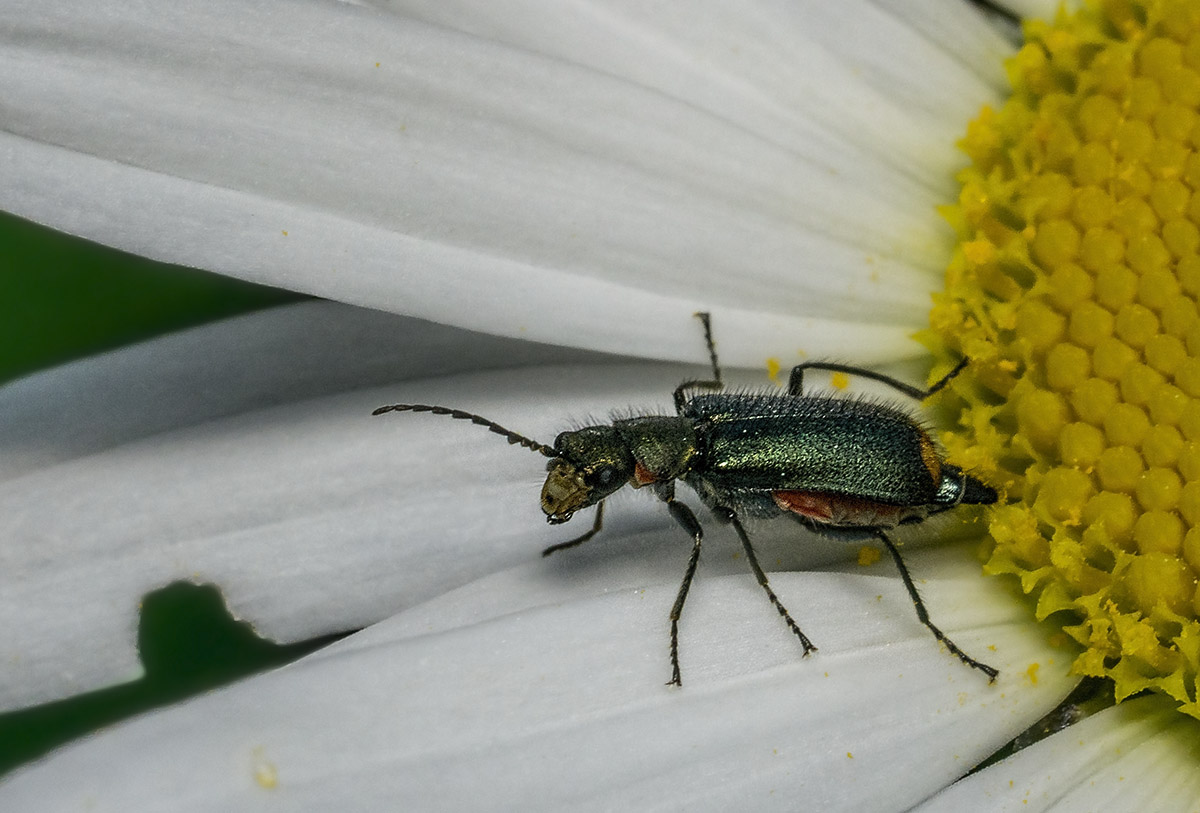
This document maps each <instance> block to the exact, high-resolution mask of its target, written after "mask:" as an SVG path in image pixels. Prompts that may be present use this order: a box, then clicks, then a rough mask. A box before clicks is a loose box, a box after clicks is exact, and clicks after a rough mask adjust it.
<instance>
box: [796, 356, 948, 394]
mask: <svg viewBox="0 0 1200 813" xmlns="http://www.w3.org/2000/svg"><path fill="white" fill-rule="evenodd" d="M966 366H967V359H965V358H964V359H963V360H962V361H960V362H959V363H958V364H956V365H955V366H954V369H953V370H951V371H950V372H948V373H946V374H945V375H944V376H942V377H941V378H940V379H938V380H937V381H935V382H934V384H933V386H931V387H930V388H929V389H927V390H923V389H920V388H918V387H914V386H912V385H911V384H905V383H904V382H903V381H901V380H899V379H897V378H892V377H891V376H890V375H884V374H883V373H877V372H875V371H874V370H868V369H866V368H865V367H855V366H854V365H852V364H835V363H833V362H826V361H806V362H804V363H803V364H797V365H796V366H795V367H793V368H792V374H791V376H789V378H788V395H792V396H796V397H799V396H802V395H803V394H804V371H805V370H828V371H829V372H831V373H846V374H847V375H858V376H862V377H863V378H869V379H871V380H872V381H878V382H880V383H881V384H887V385H888V386H889V387H891V388H892V389H894V390H898V391H899V392H902V393H904V394H905V395H907V396H909V397H910V398H915V399H916V400H918V401H924V400H925V399H926V398H928V397H929V396H931V395H933V394H934V393H936V392H939V391H941V390H942V389H944V388H945V386H946V385H947V384H949V383H950V382H951V381H953V380H954V377H955V376H956V375H958V374H959V373H961V372H962V371H963V370H964V369H965V368H966Z"/></svg>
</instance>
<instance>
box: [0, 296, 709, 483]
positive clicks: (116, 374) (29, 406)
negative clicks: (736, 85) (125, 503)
mask: <svg viewBox="0 0 1200 813" xmlns="http://www.w3.org/2000/svg"><path fill="white" fill-rule="evenodd" d="M692 333H693V334H694V335H693V336H692V339H693V342H694V344H695V345H696V353H697V355H698V356H699V354H700V353H701V352H702V349H703V341H702V339H701V333H700V328H699V325H698V323H697V324H696V325H694V326H693V329H692ZM598 360H599V361H610V362H611V361H612V359H611V358H610V357H605V356H600V355H597V354H590V353H586V352H583V351H579V350H568V349H566V348H562V347H556V346H553V345H543V344H535V343H532V342H520V341H511V340H507V339H500V338H497V337H495V336H487V335H483V334H477V333H469V332H466V331H461V330H455V329H453V328H448V327H445V326H443V325H438V324H435V323H432V322H424V321H420V320H415V319H408V318H405V317H401V316H396V315H394V314H389V313H383V312H381V311H376V310H370V309H368V308H356V307H352V306H348V305H341V304H338V303H334V302H321V301H314V302H302V303H298V304H295V305H287V306H283V307H278V308H271V309H268V310H262V311H257V312H255V313H251V314H247V315H245V316H240V317H237V318H233V319H225V320H221V321H218V322H214V323H211V324H208V325H204V326H202V327H198V328H195V329H192V330H186V331H181V332H179V333H176V334H173V335H168V336H164V337H162V338H159V339H156V340H154V341H148V342H143V343H141V344H136V345H131V346H129V347H125V348H122V349H121V350H119V351H117V352H111V353H106V354H103V355H100V356H96V357H93V358H89V359H86V360H84V361H80V362H76V363H74V364H66V365H63V366H60V367H57V368H54V369H52V370H47V371H45V372H43V373H41V374H39V375H33V376H29V377H27V378H24V379H21V380H18V381H14V382H11V383H8V384H6V385H4V386H3V387H0V415H3V416H4V420H3V422H0V481H3V480H7V479H10V478H12V477H16V476H18V475H20V474H24V473H27V472H31V471H33V470H35V469H38V468H44V467H49V466H51V465H54V464H55V463H59V462H63V461H66V460H69V459H72V458H76V457H83V456H85V455H89V454H94V453H96V452H98V451H102V450H104V449H110V448H112V447H114V446H119V445H120V444H122V443H128V442H130V441H133V440H138V439H141V438H145V437H149V436H150V435H154V434H158V433H160V432H166V431H169V430H175V429H182V428H185V427H189V426H195V425H198V424H201V423H204V422H206V421H210V420H214V419H217V418H224V417H228V416H231V415H236V414H240V413H244V412H250V411H253V410H256V409H263V408H266V407H272V406H277V405H280V404H284V403H288V402H292V401H301V400H303V399H306V398H313V397H316V396H321V395H332V394H334V393H340V392H345V391H348V390H352V389H357V388H362V387H371V386H381V385H384V384H387V383H392V382H396V381H400V380H403V379H414V378H424V377H427V376H444V375H451V374H453V373H458V372H462V371H464V370H485V369H492V368H499V367H518V366H524V365H530V364H554V363H557V364H586V363H592V362H595V361H598Z"/></svg>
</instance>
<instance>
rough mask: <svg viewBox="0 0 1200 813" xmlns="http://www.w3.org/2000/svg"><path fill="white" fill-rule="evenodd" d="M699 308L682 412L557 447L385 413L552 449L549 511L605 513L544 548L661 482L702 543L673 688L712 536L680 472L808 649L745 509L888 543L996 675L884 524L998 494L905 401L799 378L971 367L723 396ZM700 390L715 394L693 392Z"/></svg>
mask: <svg viewBox="0 0 1200 813" xmlns="http://www.w3.org/2000/svg"><path fill="white" fill-rule="evenodd" d="M697 316H699V317H700V319H701V320H702V322H703V324H704V333H705V340H706V341H707V343H708V350H709V355H710V357H711V359H712V371H713V377H712V379H711V380H704V381H686V382H684V383H683V384H680V385H679V386H678V387H677V388H676V389H675V412H676V414H675V415H644V416H638V417H633V418H623V419H620V420H616V421H613V422H612V423H611V424H608V425H603V426H588V427H584V428H582V429H577V430H573V431H570V432H563V433H562V434H560V435H559V436H558V437H557V438H556V439H555V441H554V445H553V446H547V445H544V444H541V443H538V442H537V441H534V440H531V439H529V438H526V437H524V436H522V435H519V434H517V433H516V432H512V431H510V430H508V429H505V428H504V427H502V426H499V425H498V424H495V423H493V422H492V421H489V420H487V419H486V418H483V417H480V416H478V415H474V414H471V413H468V412H462V411H460V410H455V409H450V408H448V407H438V406H427V405H422V404H394V405H391V406H387V407H380V408H379V409H377V410H375V414H381V413H383V412H400V411H410V412H433V413H435V414H441V415H449V416H450V417H453V418H459V419H462V420H470V421H472V422H473V423H476V424H479V425H481V426H485V427H487V428H488V429H489V430H491V431H492V432H495V433H497V434H499V435H502V436H504V437H505V438H507V440H508V442H509V443H514V444H520V445H522V446H525V447H526V448H529V449H533V450H534V451H537V452H539V453H541V454H543V455H544V456H546V457H548V458H550V460H549V462H548V463H547V465H546V469H547V474H546V482H545V484H544V485H543V486H542V496H541V505H542V511H543V512H544V513H545V515H546V520H547V521H548V522H550V523H552V524H559V523H563V522H566V521H568V520H570V519H571V517H572V516H573V515H574V514H575V512H576V511H579V510H581V509H583V508H588V507H590V506H593V505H594V506H596V515H595V520H594V523H593V525H592V528H591V530H590V531H588V532H587V533H585V534H583V535H582V536H580V537H577V538H575V539H572V540H570V541H568V542H563V543H560V544H557V545H552V546H551V547H549V548H547V549H546V550H545V551H543V554H544V555H548V554H550V553H553V552H555V551H558V550H562V549H564V548H569V547H574V546H576V545H579V544H582V543H583V542H586V541H587V540H589V539H591V538H592V537H593V536H595V535H596V534H597V533H598V532H599V531H600V529H601V527H602V522H603V516H604V514H603V509H604V500H605V499H606V498H608V497H609V496H610V495H611V494H613V493H614V492H616V491H618V490H619V489H621V488H623V487H624V486H626V485H630V486H633V487H634V488H649V489H651V490H652V491H653V492H654V494H655V496H657V497H658V498H659V499H660V500H662V501H663V502H664V503H665V504H666V506H667V508H668V510H669V511H670V513H671V516H672V517H674V519H675V520H676V522H678V523H679V525H680V526H681V527H683V529H684V530H685V531H686V532H687V533H688V534H689V535H690V536H691V537H692V540H693V545H692V554H691V557H690V558H689V560H688V565H687V569H686V571H685V573H684V578H683V583H682V584H681V585H680V588H679V593H678V595H677V596H676V599H675V604H674V606H673V607H672V610H671V667H672V675H671V680H670V683H672V684H675V685H680V684H681V679H680V671H679V654H678V650H679V630H678V624H679V619H680V616H681V614H682V611H683V605H684V602H685V600H686V599H687V594H688V590H689V588H690V586H691V583H692V578H693V576H694V575H695V572H696V566H697V564H698V562H699V559H700V547H701V542H702V540H703V530H702V528H701V526H700V522H699V520H697V519H696V516H695V514H693V513H692V510H691V509H690V508H688V507H687V506H686V505H685V504H683V503H681V502H679V501H678V500H676V499H675V482H676V480H681V481H683V482H684V483H686V484H687V485H688V486H690V487H691V488H692V489H693V490H694V491H695V492H696V493H697V494H698V495H699V497H700V499H701V501H702V502H703V503H704V504H705V505H706V506H707V507H708V508H709V510H710V511H711V512H712V514H713V516H714V517H715V518H716V519H717V520H718V521H720V522H722V523H727V524H730V525H732V526H733V528H734V530H735V531H736V532H737V535H738V538H739V539H740V540H741V542H742V547H743V549H744V550H745V552H746V558H747V561H748V562H749V564H750V567H751V570H752V571H753V572H754V574H755V576H756V578H757V579H758V582H759V584H760V585H761V586H762V588H763V590H764V591H766V594H767V597H768V598H769V599H770V601H771V603H772V604H773V605H774V606H775V608H776V610H778V612H779V614H780V615H781V616H782V617H783V619H784V621H785V622H786V623H787V625H788V627H789V628H790V629H791V630H792V632H793V633H795V635H796V636H797V637H798V638H799V639H800V642H801V644H802V645H803V647H804V654H805V655H807V654H809V653H810V652H813V651H815V650H816V647H815V646H813V644H812V642H811V641H809V639H808V637H807V636H805V635H804V633H803V632H801V631H800V627H799V626H798V625H797V624H796V622H795V621H794V620H793V619H792V617H791V614H790V613H788V611H787V610H786V609H785V608H784V606H783V604H782V603H781V602H780V601H779V598H778V597H777V596H776V595H775V592H774V591H773V590H772V589H771V587H770V584H769V582H768V580H767V576H766V573H765V572H764V571H763V569H762V568H761V567H760V566H759V564H758V558H757V556H756V555H755V552H754V547H753V545H752V544H751V542H750V537H749V535H748V534H747V533H746V529H745V527H744V526H743V525H742V522H741V518H742V517H755V518H762V519H770V518H773V517H779V516H789V517H791V518H793V519H795V520H798V521H800V522H802V523H803V524H805V525H807V526H809V527H811V528H813V529H815V530H817V531H819V532H821V533H824V534H828V535H831V536H836V537H841V538H845V539H855V538H857V539H861V538H864V537H874V538H875V539H877V540H879V541H880V542H882V543H883V545H884V546H885V547H886V548H887V549H888V551H889V553H891V555H892V559H893V561H894V562H895V563H896V567H897V570H899V572H900V576H901V578H902V579H903V581H904V585H905V588H906V589H907V590H908V593H909V596H910V597H911V598H912V601H913V604H914V606H915V607H916V610H917V616H918V618H919V619H920V620H921V622H922V623H923V624H924V625H925V626H926V627H928V628H929V629H930V630H931V631H932V632H933V634H934V636H935V637H936V638H937V639H938V640H939V641H941V642H942V643H943V644H945V645H946V647H947V648H948V649H949V650H950V651H951V652H952V653H953V654H954V655H956V656H957V657H958V658H959V659H960V660H962V661H963V662H964V663H966V664H967V665H968V666H971V667H972V668H975V669H978V670H980V671H981V672H983V673H984V674H986V675H987V676H988V677H989V679H991V680H994V679H995V677H996V675H997V674H998V672H997V670H995V669H993V668H992V667H990V666H988V665H987V664H984V663H981V662H980V661H977V660H975V659H974V658H972V657H970V656H969V655H967V654H966V653H965V652H963V651H962V650H961V649H959V648H958V646H957V645H956V644H954V642H953V641H951V640H950V639H949V638H948V637H946V635H945V634H944V633H942V631H941V630H940V629H938V627H937V626H935V625H934V624H933V623H932V622H931V621H930V620H929V614H928V612H927V610H926V609H925V605H924V602H922V600H921V598H920V595H919V594H918V592H917V588H916V585H915V583H914V582H913V580H912V577H911V576H910V575H909V572H908V568H907V566H906V565H905V564H904V560H903V558H902V557H901V556H900V551H899V550H898V549H897V547H896V545H895V544H894V543H893V542H892V540H891V539H890V538H889V536H888V534H887V531H888V530H890V529H892V528H895V527H896V526H898V525H904V524H911V523H916V522H921V521H922V520H924V519H925V518H927V517H928V516H930V515H931V514H936V513H940V512H942V511H947V510H949V509H952V508H954V507H955V506H958V505H963V504H977V505H990V504H992V503H994V502H996V499H997V495H996V492H995V490H993V489H992V488H991V487H989V486H988V485H986V484H985V483H983V482H982V481H980V480H978V479H977V478H975V477H972V476H971V475H969V474H966V473H965V472H963V471H962V470H961V469H960V468H958V467H957V466H953V465H951V464H949V463H947V462H946V461H945V460H944V458H943V455H942V454H941V452H940V451H939V450H938V448H937V446H936V445H935V444H934V442H933V440H932V439H931V438H930V436H929V433H928V432H927V431H926V430H925V429H924V428H923V427H922V426H921V425H920V423H919V422H918V421H916V420H915V419H914V418H913V417H912V416H911V415H909V414H908V413H907V412H905V411H904V410H902V409H899V408H897V407H895V406H891V405H888V404H884V403H880V402H877V401H870V400H864V399H859V398H848V397H836V396H829V395H806V394H804V393H803V386H802V384H803V375H804V371H805V370H810V369H824V370H832V371H840V372H847V373H854V374H858V375H861V376H864V377H867V378H871V379H874V380H876V381H880V382H882V383H885V384H887V385H889V386H891V387H893V388H895V389H897V390H899V391H900V392H903V393H905V394H907V395H909V396H912V397H914V398H917V399H918V400H920V399H924V398H926V397H928V396H930V395H932V394H933V393H935V392H937V391H939V390H940V389H941V388H942V387H944V386H945V385H946V384H947V383H948V382H949V381H950V380H951V379H952V378H953V377H954V376H955V375H957V374H958V372H959V371H961V370H962V368H963V366H964V365H965V363H966V362H965V361H964V362H962V363H960V364H959V365H958V367H956V368H955V369H954V370H952V371H951V372H950V373H949V374H947V375H946V376H945V377H944V378H942V379H941V380H940V381H938V382H937V383H936V384H934V385H933V386H932V387H930V388H929V389H928V390H919V389H917V388H915V387H911V386H909V385H907V384H904V383H903V382H900V381H897V380H896V379H893V378H890V377H888V376H885V375H882V374H879V373H875V372H873V371H871V370H865V369H862V368H857V367H849V366H846V365H840V364H827V363H823V362H809V363H806V364H801V365H798V366H797V367H795V368H794V369H793V370H792V374H791V378H790V380H789V384H788V390H787V394H785V395H779V394H774V393H771V394H749V393H737V392H726V391H723V390H724V385H723V383H722V380H721V370H720V366H719V365H718V364H717V355H716V350H715V348H714V346H713V341H712V331H711V326H710V323H709V318H708V314H697ZM696 390H716V391H717V392H712V393H708V394H696V392H695V391H696Z"/></svg>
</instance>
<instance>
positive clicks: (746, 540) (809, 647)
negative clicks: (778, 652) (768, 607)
mask: <svg viewBox="0 0 1200 813" xmlns="http://www.w3.org/2000/svg"><path fill="white" fill-rule="evenodd" d="M713 513H714V514H719V516H720V518H721V519H722V520H723V521H725V522H728V523H730V524H731V525H733V529H734V530H735V531H737V535H738V538H739V539H741V540H742V547H743V548H745V550H746V559H747V560H748V561H749V562H750V569H751V570H753V571H754V576H755V578H757V579H758V583H759V585H760V586H761V587H762V589H763V590H766V591H767V598H769V599H770V600H771V603H772V604H773V605H775V609H776V610H778V611H779V614H780V615H781V616H783V620H784V621H786V622H787V625H788V628H789V629H790V630H791V631H792V632H794V633H796V637H797V638H799V639H800V645H801V646H803V647H804V654H805V655H808V654H809V653H810V652H816V651H817V647H816V645H815V644H813V642H812V641H810V640H808V636H807V635H805V634H804V633H803V632H801V631H800V626H799V625H798V624H797V623H796V622H795V621H794V620H792V616H791V613H789V612H788V611H787V608H786V607H784V606H783V602H781V601H780V600H779V596H777V595H775V591H774V590H772V589H771V585H770V583H769V582H768V581H767V574H766V572H765V571H764V570H763V569H762V567H761V566H760V565H759V564H758V556H757V555H755V553H754V546H753V545H751V544H750V535H749V534H747V533H746V529H745V528H744V527H743V526H742V521H741V520H740V519H738V516H737V514H735V513H734V512H733V510H732V509H729V508H725V507H723V506H722V507H720V508H715V509H713Z"/></svg>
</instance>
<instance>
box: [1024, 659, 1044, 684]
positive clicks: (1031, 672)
mask: <svg viewBox="0 0 1200 813" xmlns="http://www.w3.org/2000/svg"><path fill="white" fill-rule="evenodd" d="M1041 668H1042V666H1041V664H1039V663H1031V664H1029V668H1028V669H1026V670H1025V677H1027V678H1029V684H1030V685H1031V686H1036V685H1037V682H1038V677H1037V675H1038V670H1039V669H1041Z"/></svg>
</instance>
